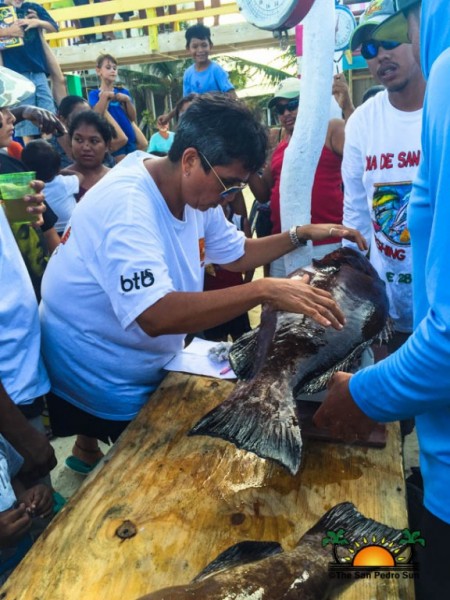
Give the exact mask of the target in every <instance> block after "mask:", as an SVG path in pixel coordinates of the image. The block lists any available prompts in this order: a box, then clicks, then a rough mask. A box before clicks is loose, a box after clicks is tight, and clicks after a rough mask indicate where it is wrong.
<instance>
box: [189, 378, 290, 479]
mask: <svg viewBox="0 0 450 600" xmlns="http://www.w3.org/2000/svg"><path fill="white" fill-rule="evenodd" d="M189 435H210V436H212V437H219V438H222V439H224V440H227V441H229V442H232V443H233V444H234V445H235V446H237V447H238V448H242V449H244V450H247V451H249V452H253V453H254V454H257V455H258V456H259V457H261V458H270V459H272V460H274V461H276V462H278V463H279V464H281V465H282V466H283V467H285V468H286V469H288V471H290V473H292V474H293V475H294V474H296V473H297V472H298V469H299V468H300V461H301V448H302V439H301V433H300V426H299V420H298V417H297V413H296V407H295V402H294V401H293V397H292V393H291V391H290V390H289V389H288V386H287V385H286V384H284V385H283V382H281V381H277V382H276V383H272V384H271V385H267V384H263V382H261V381H260V380H258V381H252V382H248V383H247V382H240V383H238V384H237V385H236V387H235V390H234V392H233V394H231V396H230V397H229V398H228V399H227V400H225V402H223V403H222V404H220V405H219V406H217V407H216V408H214V409H213V410H212V411H210V412H209V413H208V414H206V415H205V416H204V417H203V418H202V419H200V421H198V423H196V425H194V427H193V428H192V429H191V430H190V431H189Z"/></svg>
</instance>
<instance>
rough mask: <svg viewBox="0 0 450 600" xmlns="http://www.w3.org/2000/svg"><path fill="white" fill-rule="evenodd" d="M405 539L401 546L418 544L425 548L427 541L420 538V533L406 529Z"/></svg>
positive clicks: (400, 543) (403, 538)
mask: <svg viewBox="0 0 450 600" xmlns="http://www.w3.org/2000/svg"><path fill="white" fill-rule="evenodd" d="M402 534H403V537H402V539H401V540H400V541H399V543H398V544H399V546H403V545H407V544H408V545H411V546H415V545H416V544H420V545H421V546H422V548H423V547H424V546H425V540H424V539H423V538H422V537H420V531H413V532H411V531H410V530H409V529H404V530H403V531H402Z"/></svg>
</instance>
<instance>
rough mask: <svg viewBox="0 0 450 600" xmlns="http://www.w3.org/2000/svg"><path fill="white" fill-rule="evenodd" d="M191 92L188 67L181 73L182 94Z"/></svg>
mask: <svg viewBox="0 0 450 600" xmlns="http://www.w3.org/2000/svg"><path fill="white" fill-rule="evenodd" d="M191 92H192V88H191V85H190V78H189V69H186V71H185V72H184V75H183V96H187V95H188V94H190V93H191Z"/></svg>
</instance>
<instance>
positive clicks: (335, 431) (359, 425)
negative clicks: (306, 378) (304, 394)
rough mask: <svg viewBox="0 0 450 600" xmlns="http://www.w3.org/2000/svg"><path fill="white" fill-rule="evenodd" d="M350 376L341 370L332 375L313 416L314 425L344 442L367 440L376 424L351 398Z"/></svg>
mask: <svg viewBox="0 0 450 600" xmlns="http://www.w3.org/2000/svg"><path fill="white" fill-rule="evenodd" d="M351 377H352V375H351V374H350V373H343V372H342V371H339V372H337V373H335V374H334V375H333V377H332V378H331V379H330V382H329V384H328V393H327V395H326V398H325V400H324V401H323V403H322V404H321V405H320V408H319V409H318V410H317V412H316V414H315V415H314V417H313V422H314V425H315V426H316V427H318V428H319V429H326V430H327V431H328V432H329V433H330V434H331V435H332V436H333V437H335V438H338V439H341V440H343V441H345V442H356V441H359V440H367V438H368V437H369V435H370V433H371V432H372V430H373V429H374V428H375V426H376V424H377V423H376V421H374V420H372V419H370V418H369V417H368V416H367V415H366V414H365V413H364V412H363V411H362V410H361V409H360V408H359V407H358V405H357V404H356V403H355V401H354V400H353V398H352V395H351V393H350V389H349V384H350V379H351Z"/></svg>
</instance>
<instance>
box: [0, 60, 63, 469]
mask: <svg viewBox="0 0 450 600" xmlns="http://www.w3.org/2000/svg"><path fill="white" fill-rule="evenodd" d="M30 86H31V90H32V89H33V88H34V85H33V84H32V83H31V82H30V81H29V80H27V79H25V78H24V77H22V76H20V75H18V74H17V73H14V72H13V71H10V70H9V69H5V68H1V69H0V130H1V131H2V136H3V137H6V138H8V137H10V136H12V128H11V127H10V126H9V125H8V120H9V116H10V111H9V108H10V107H11V106H12V105H14V104H16V103H17V102H18V101H20V100H21V98H22V97H26V96H28V95H29V94H30ZM33 185H34V188H35V190H36V191H37V192H40V190H42V187H43V184H42V183H41V182H35V184H33ZM30 200H31V202H30V207H31V210H32V212H34V213H35V214H42V213H43V211H44V210H45V206H44V205H43V196H42V194H40V193H39V194H37V195H35V196H33V197H31V198H30ZM41 222H42V219H41ZM0 290H1V291H2V293H1V295H0V434H3V435H4V436H5V438H6V439H7V440H8V441H9V442H10V443H11V444H12V445H13V446H14V447H15V448H16V449H17V450H18V451H19V452H20V454H21V455H22V456H23V457H24V458H25V470H27V471H28V472H29V473H30V474H32V475H33V476H36V477H39V476H44V475H46V474H47V473H48V472H49V471H50V469H52V468H53V467H54V466H55V465H56V459H55V455H54V451H53V448H52V447H51V445H50V444H49V442H48V440H47V438H46V436H45V434H43V433H40V432H39V431H37V430H36V429H35V428H34V427H33V426H32V425H31V421H32V418H33V417H34V416H35V417H37V416H38V415H39V414H40V412H39V410H40V402H42V395H43V394H45V393H46V392H47V391H48V390H49V388H50V384H49V380H48V377H47V373H46V370H45V367H44V364H43V362H42V359H41V356H40V342H41V338H40V327H39V317H38V307H37V302H36V296H35V293H34V290H33V287H32V285H31V280H30V277H29V275H28V272H27V269H26V266H25V263H24V261H23V258H22V255H21V254H20V251H19V248H18V246H17V243H16V240H15V239H14V236H13V234H12V231H11V228H10V226H9V223H8V221H7V219H6V215H5V211H4V208H3V206H1V205H0Z"/></svg>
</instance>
